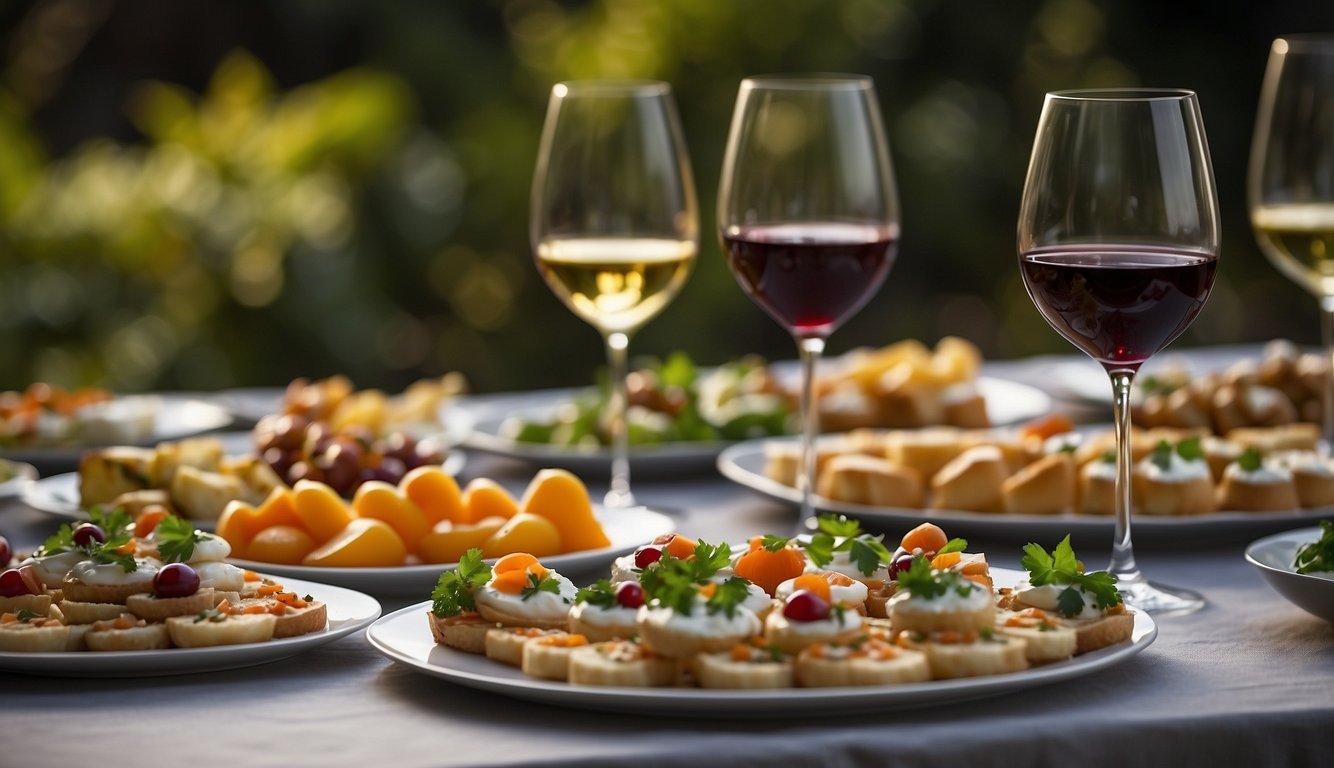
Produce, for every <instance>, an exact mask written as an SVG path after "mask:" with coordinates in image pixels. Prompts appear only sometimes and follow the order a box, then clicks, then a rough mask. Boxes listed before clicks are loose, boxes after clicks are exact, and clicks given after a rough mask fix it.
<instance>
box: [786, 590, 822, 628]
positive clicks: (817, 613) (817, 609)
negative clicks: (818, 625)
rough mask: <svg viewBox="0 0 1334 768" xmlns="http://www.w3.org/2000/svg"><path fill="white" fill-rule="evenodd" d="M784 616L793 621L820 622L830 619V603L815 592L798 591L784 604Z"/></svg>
mask: <svg viewBox="0 0 1334 768" xmlns="http://www.w3.org/2000/svg"><path fill="white" fill-rule="evenodd" d="M783 616H785V617H786V618H789V619H791V620H792V621H820V620H821V619H827V618H829V603H827V602H825V599H824V598H823V597H820V596H819V595H817V594H815V593H814V592H811V591H809V590H805V589H798V590H797V591H796V592H793V593H792V596H791V597H789V598H788V599H787V602H786V603H784V604H783Z"/></svg>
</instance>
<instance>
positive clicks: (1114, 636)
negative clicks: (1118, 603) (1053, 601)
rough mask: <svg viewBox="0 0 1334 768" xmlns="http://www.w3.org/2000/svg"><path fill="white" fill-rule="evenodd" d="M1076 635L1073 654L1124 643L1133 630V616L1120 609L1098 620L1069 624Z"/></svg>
mask: <svg viewBox="0 0 1334 768" xmlns="http://www.w3.org/2000/svg"><path fill="white" fill-rule="evenodd" d="M1071 624H1072V625H1073V626H1074V629H1075V632H1076V633H1077V634H1078V637H1077V640H1076V646H1075V653H1076V654H1079V653H1088V652H1089V651H1096V650H1098V649H1099V648H1106V647H1107V646H1109V645H1116V644H1117V643H1124V642H1126V641H1127V640H1129V639H1130V635H1131V633H1132V632H1133V631H1134V629H1135V615H1134V614H1133V613H1131V612H1130V611H1126V610H1124V609H1122V612H1121V613H1109V614H1107V615H1106V616H1103V617H1102V618H1100V619H1088V620H1085V621H1075V622H1071Z"/></svg>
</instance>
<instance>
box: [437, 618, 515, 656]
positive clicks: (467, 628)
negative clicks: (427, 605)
mask: <svg viewBox="0 0 1334 768" xmlns="http://www.w3.org/2000/svg"><path fill="white" fill-rule="evenodd" d="M426 620H427V621H428V622H430V625H431V636H432V637H434V638H435V641H436V642H437V643H440V644H443V645H447V646H449V647H450V648H453V649H454V650H457V651H463V652H464V653H476V654H483V653H486V632H487V630H489V629H492V628H494V627H498V626H500V625H499V624H497V623H495V622H494V621H487V620H486V619H483V618H482V617H481V616H480V615H478V614H476V613H464V614H460V615H458V616H446V617H440V616H436V615H435V614H434V613H431V612H430V611H427V612H426Z"/></svg>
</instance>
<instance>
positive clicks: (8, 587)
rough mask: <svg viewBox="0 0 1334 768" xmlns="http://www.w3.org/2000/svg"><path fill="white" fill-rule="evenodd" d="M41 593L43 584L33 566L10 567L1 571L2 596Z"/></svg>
mask: <svg viewBox="0 0 1334 768" xmlns="http://www.w3.org/2000/svg"><path fill="white" fill-rule="evenodd" d="M40 594H42V584H41V582H40V581H38V580H37V574H36V573H34V572H33V570H32V569H31V568H10V569H9V570H7V571H5V572H4V573H0V597H18V596H20V595H40Z"/></svg>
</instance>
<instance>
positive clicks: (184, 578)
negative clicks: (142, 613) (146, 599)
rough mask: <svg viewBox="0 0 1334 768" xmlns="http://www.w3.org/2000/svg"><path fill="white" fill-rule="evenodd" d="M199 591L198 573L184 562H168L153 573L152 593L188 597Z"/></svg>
mask: <svg viewBox="0 0 1334 768" xmlns="http://www.w3.org/2000/svg"><path fill="white" fill-rule="evenodd" d="M198 591H199V574H198V573H195V569H193V568H191V567H190V566H188V565H186V564H185V563H168V564H166V565H164V566H162V569H161V570H159V571H158V572H157V573H156V574H154V575H153V594H155V595H157V596H158V597H189V596H190V595H193V594H194V593H196V592H198Z"/></svg>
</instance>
